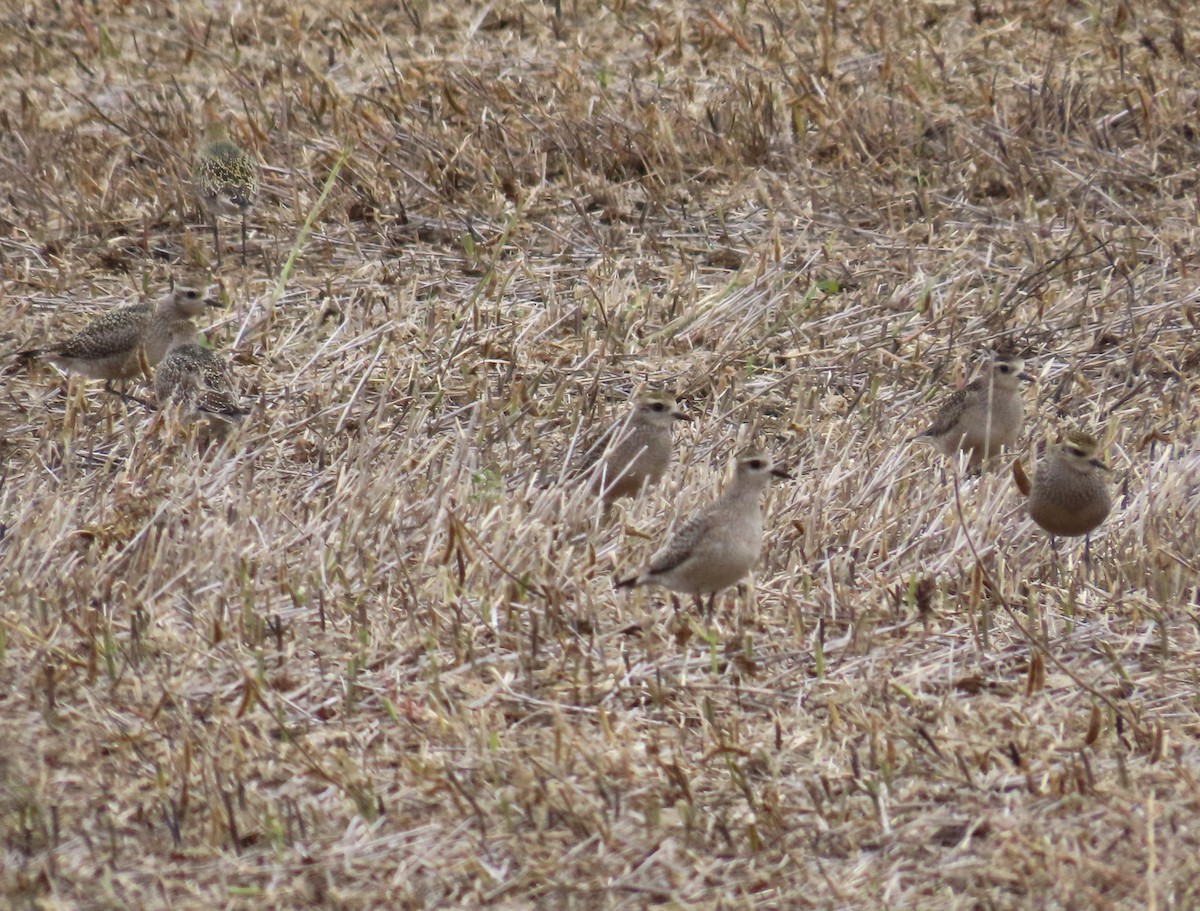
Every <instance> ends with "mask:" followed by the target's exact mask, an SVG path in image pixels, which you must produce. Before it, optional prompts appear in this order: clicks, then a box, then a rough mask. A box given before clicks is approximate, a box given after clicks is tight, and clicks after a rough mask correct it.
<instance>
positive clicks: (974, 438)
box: [913, 356, 1032, 469]
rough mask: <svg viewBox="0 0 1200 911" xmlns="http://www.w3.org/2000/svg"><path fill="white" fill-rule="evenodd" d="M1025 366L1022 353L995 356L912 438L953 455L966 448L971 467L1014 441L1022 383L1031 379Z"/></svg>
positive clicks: (1021, 412)
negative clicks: (925, 441) (1019, 354)
mask: <svg viewBox="0 0 1200 911" xmlns="http://www.w3.org/2000/svg"><path fill="white" fill-rule="evenodd" d="M1024 366H1025V362H1024V361H1022V360H1021V359H1020V358H1016V357H1003V356H998V357H996V358H995V359H994V360H992V361H991V363H989V364H988V365H987V367H986V368H985V370H984V373H983V375H982V376H980V377H979V378H978V379H976V380H974V381H972V382H970V383H968V384H967V385H966V386H964V387H963V388H962V389H958V390H956V391H954V392H953V393H951V394H950V397H949V398H948V399H946V401H945V402H944V403H943V404H942V407H941V408H940V409H938V412H937V416H936V417H935V418H934V420H933V423H932V424H930V425H929V427H928V428H927V429H926V430H924V431H923V432H921V433H919V434H917V436H915V437H913V439H914V440H928V441H929V442H931V443H933V445H934V446H936V447H937V448H938V449H939V450H940V451H941V452H942V453H943V454H944V455H946V456H948V457H950V458H953V457H954V456H955V455H956V454H957V453H958V452H959V451H960V450H965V451H968V452H969V453H970V463H969V466H968V467H970V468H972V469H974V468H977V467H978V466H979V465H980V464H981V463H982V462H983V460H984V459H986V458H987V457H988V456H992V455H995V454H996V453H997V452H999V450H1000V449H1001V448H1002V447H1012V446H1013V445H1014V444H1015V443H1016V442H1017V439H1018V438H1019V437H1020V436H1021V428H1022V426H1023V424H1024V419H1025V415H1024V406H1023V404H1022V402H1021V390H1020V384H1021V381H1022V380H1028V379H1032V377H1030V376H1029V375H1028V374H1027V373H1024V372H1023V369H1024Z"/></svg>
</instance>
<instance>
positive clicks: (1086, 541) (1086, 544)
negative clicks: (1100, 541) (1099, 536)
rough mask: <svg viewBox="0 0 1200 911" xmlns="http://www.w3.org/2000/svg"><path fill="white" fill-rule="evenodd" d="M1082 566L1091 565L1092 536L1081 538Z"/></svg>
mask: <svg viewBox="0 0 1200 911" xmlns="http://www.w3.org/2000/svg"><path fill="white" fill-rule="evenodd" d="M1083 565H1084V566H1091V565H1092V536H1091V535H1084V536H1083Z"/></svg>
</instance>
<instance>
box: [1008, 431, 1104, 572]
mask: <svg viewBox="0 0 1200 911" xmlns="http://www.w3.org/2000/svg"><path fill="white" fill-rule="evenodd" d="M1099 452H1100V444H1099V443H1098V442H1097V441H1096V438H1095V437H1093V436H1091V435H1090V434H1087V433H1083V432H1080V431H1073V432H1070V433H1068V434H1067V435H1066V437H1065V438H1064V439H1063V441H1062V442H1061V443H1059V444H1057V445H1055V446H1054V447H1052V448H1051V450H1050V452H1049V453H1048V454H1047V456H1046V458H1044V459H1043V460H1042V463H1041V464H1040V465H1039V466H1038V469H1037V472H1036V473H1035V474H1034V476H1033V484H1032V486H1028V482H1026V485H1024V486H1028V490H1027V491H1023V492H1027V493H1028V496H1029V502H1028V509H1029V517H1030V518H1031V519H1033V521H1034V522H1036V523H1037V524H1038V525H1040V526H1041V527H1042V528H1043V529H1044V530H1045V531H1047V532H1048V533H1049V534H1050V536H1051V539H1052V540H1053V538H1055V537H1066V538H1078V537H1079V536H1081V535H1082V536H1083V537H1084V548H1085V555H1086V559H1088V560H1089V561H1090V559H1091V533H1092V532H1093V531H1095V530H1096V529H1097V528H1099V527H1100V525H1101V523H1103V522H1104V520H1105V519H1106V518H1108V514H1109V512H1111V510H1112V499H1111V497H1110V496H1109V493H1108V484H1107V483H1106V482H1105V475H1106V474H1107V473H1108V471H1109V467H1108V466H1107V465H1106V464H1105V463H1104V461H1103V460H1102V459H1101V458H1099ZM1013 473H1014V476H1016V475H1017V466H1016V465H1015V464H1014V466H1013ZM1021 474H1023V472H1022V473H1021ZM1017 486H1018V487H1022V486H1023V485H1022V484H1021V477H1020V476H1017Z"/></svg>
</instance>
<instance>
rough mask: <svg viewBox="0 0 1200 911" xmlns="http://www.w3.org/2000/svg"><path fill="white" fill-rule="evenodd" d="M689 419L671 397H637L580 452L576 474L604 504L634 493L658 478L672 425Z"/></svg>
mask: <svg viewBox="0 0 1200 911" xmlns="http://www.w3.org/2000/svg"><path fill="white" fill-rule="evenodd" d="M691 419H692V418H691V416H690V415H688V414H685V413H684V412H682V411H680V410H679V408H678V406H677V404H676V401H675V398H674V397H673V396H670V395H665V394H648V395H642V396H638V397H637V398H636V399H635V400H634V403H633V410H632V411H631V412H630V413H629V414H627V415H626V416H625V417H623V418H621V419H620V420H619V421H617V422H616V423H615V424H613V425H612V426H611V427H609V428H608V429H607V430H606V431H605V432H604V433H603V434H601V436H600V437H599V439H597V440H596V442H595V443H593V444H592V445H591V446H590V447H589V448H588V449H587V451H586V452H585V453H584V454H583V457H582V459H581V460H580V465H579V468H578V470H577V473H579V474H582V475H584V476H585V477H587V479H588V485H589V488H590V489H591V491H592V493H594V494H595V495H596V496H598V497H600V499H601V500H603V501H604V505H605V507H606V508H607V507H608V506H610V505H611V504H612V503H613V501H614V500H618V499H620V498H621V497H633V496H637V495H639V494H640V493H642V492H643V491H644V490H645V489H646V488H647V487H649V486H650V485H652V484H657V483H658V482H659V481H660V480H662V476H663V475H664V474H665V473H666V471H667V468H668V467H669V466H670V464H671V459H672V458H673V457H674V454H675V440H674V433H673V428H674V426H675V423H676V422H677V421H690V420H691Z"/></svg>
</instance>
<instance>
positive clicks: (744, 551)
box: [617, 452, 791, 615]
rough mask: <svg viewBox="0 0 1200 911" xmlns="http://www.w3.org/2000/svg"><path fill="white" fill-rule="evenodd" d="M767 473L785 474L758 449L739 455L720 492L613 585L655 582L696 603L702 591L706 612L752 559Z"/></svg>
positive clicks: (759, 547) (760, 526) (769, 475)
mask: <svg viewBox="0 0 1200 911" xmlns="http://www.w3.org/2000/svg"><path fill="white" fill-rule="evenodd" d="M773 477H774V478H790V477H791V475H789V474H788V473H787V472H786V471H784V470H783V469H782V468H779V467H777V466H776V465H775V464H774V463H773V462H772V461H771V459H770V457H769V456H766V455H764V454H763V453H761V452H748V453H746V454H744V455H742V456H741V457H740V458H739V459H738V461H737V467H736V469H735V470H734V475H733V482H732V483H731V484H730V485H729V486H728V487H727V488H726V489H725V492H724V493H722V494H721V496H720V497H719V498H718V499H716V500H714V501H713V502H711V503H709V504H708V505H707V506H705V507H704V508H703V509H701V510H700V511H699V512H698V513H696V514H695V515H694V516H692V517H691V518H689V519H687V520H686V521H685V522H684V523H683V524H682V525H680V526H679V528H678V529H676V531H675V534H673V535H672V536H671V538H670V540H668V541H667V543H666V545H665V546H664V547H663V548H662V549H661V550H659V552H658V553H657V554H655V555H654V557H653V559H652V560H651V561H650V565H649V566H648V567H647V568H646V569H645V571H643V572H641V573H639V574H638V575H636V576H631V577H630V578H628V579H623V580H622V581H620V582H618V583H617V587H618V588H636V587H639V586H642V585H661V586H662V587H663V588H666V589H669V590H671V591H676V592H682V593H683V594H688V595H692V596H693V597H694V598H695V599H696V603H697V605H700V604H701V595H705V594H707V595H708V596H709V598H708V611H707V612H708V613H709V614H710V615H711V614H712V609H713V604H714V602H715V600H716V596H717V593H718V592H720V591H721V590H723V589H726V588H728V587H729V586H731V585H734V584H736V583H737V582H738V581H739V580H741V579H742V578H743V577H744V576H745V575H746V574H747V573H749V572H750V571H751V570H752V569H753V568H754V565H755V564H756V563H757V562H758V558H759V555H760V554H761V552H762V537H763V516H762V507H761V505H760V503H759V501H760V500H761V498H762V492H763V491H764V490H765V489H766V488H767V485H768V484H770V483H771V479H772V478H773Z"/></svg>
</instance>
